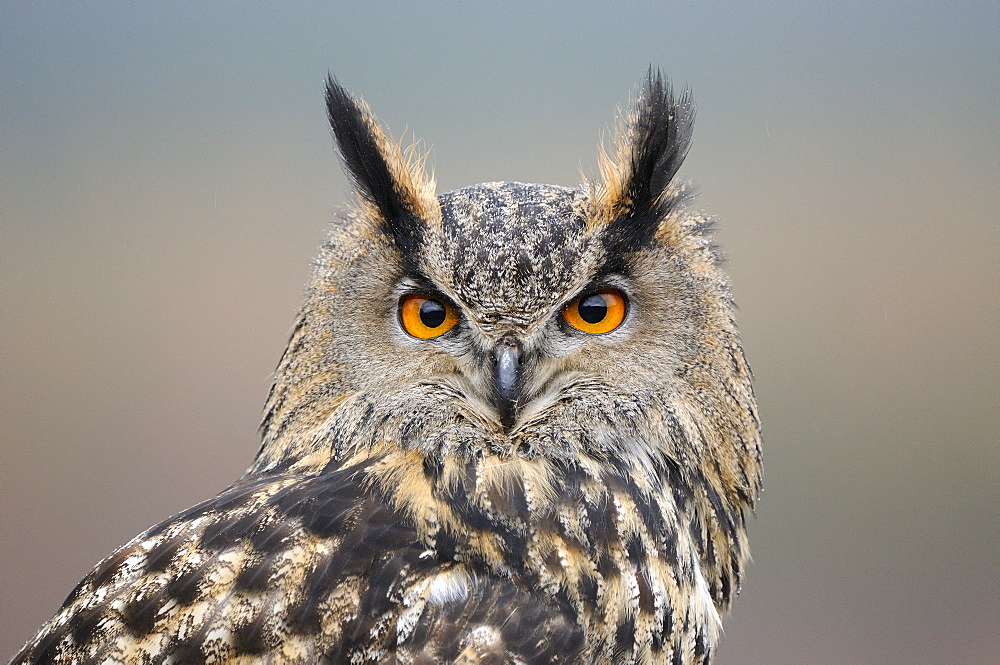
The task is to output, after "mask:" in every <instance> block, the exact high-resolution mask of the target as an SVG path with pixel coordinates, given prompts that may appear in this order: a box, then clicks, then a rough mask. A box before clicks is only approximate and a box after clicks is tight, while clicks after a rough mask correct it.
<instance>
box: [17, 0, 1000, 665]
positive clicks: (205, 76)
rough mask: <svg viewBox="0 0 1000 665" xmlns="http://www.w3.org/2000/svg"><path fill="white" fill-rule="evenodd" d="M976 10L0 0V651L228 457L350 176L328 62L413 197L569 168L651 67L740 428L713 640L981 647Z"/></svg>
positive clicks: (987, 32)
mask: <svg viewBox="0 0 1000 665" xmlns="http://www.w3.org/2000/svg"><path fill="white" fill-rule="evenodd" d="M748 4H749V3H748ZM816 4H818V3H816ZM998 34H1000V4H998V3H996V2H983V3H980V4H976V3H922V4H916V3H914V6H909V7H905V6H903V4H902V3H897V2H890V3H885V4H864V3H843V4H834V3H829V6H825V7H819V6H814V5H813V3H808V4H807V5H804V6H799V5H797V4H794V3H784V4H757V3H754V4H753V6H752V7H749V6H745V5H737V4H731V3H711V4H709V3H699V4H697V5H677V6H673V5H667V4H659V3H656V4H654V3H640V4H634V5H626V4H619V3H615V4H614V5H611V4H593V3H573V4H570V3H552V4H544V5H538V4H529V3H504V4H500V3H496V4H493V3H490V4H486V3H483V4H478V3H460V2H435V3H433V4H406V5H404V4H396V3H378V4H374V3H373V4H360V3H357V4H355V3H352V4H346V3H345V4H340V3H338V4H330V5H328V6H324V7H322V8H321V7H317V6H310V5H302V4H295V5H285V4H282V5H281V6H277V5H261V4H254V5H242V4H241V5H236V4H235V3H226V4H207V5H201V4H200V5H195V4H189V3H184V4H177V5H176V6H175V5H173V4H169V5H168V4H165V3H164V4H157V5H149V4H142V5H131V4H121V3H116V4H104V3H75V4H64V3H60V4H44V3H14V2H4V3H3V4H2V5H0V90H2V94H0V133H2V141H0V182H2V190H0V222H2V229H0V233H2V261H0V286H2V289H3V291H2V317H3V320H2V326H0V334H2V354H0V361H2V380H0V390H2V412H0V413H2V416H0V417H2V421H0V422H2V425H0V426H2V445H0V454H2V476H0V528H2V532H0V660H5V659H6V658H9V657H10V656H11V655H12V654H13V653H14V652H15V651H16V650H17V649H18V648H19V647H20V645H21V643H22V642H23V641H24V640H26V639H27V638H28V637H30V636H31V635H32V634H33V632H34V631H35V630H36V629H37V628H38V627H39V626H40V624H41V623H42V622H43V621H44V620H45V619H47V618H48V617H49V616H51V614H52V613H53V612H54V611H55V610H56V609H57V607H58V606H59V605H60V603H61V602H62V600H63V599H64V598H65V596H66V595H67V594H68V593H69V591H70V590H71V589H72V587H73V586H74V585H75V584H76V582H77V581H78V580H79V579H80V578H81V577H82V576H83V575H84V574H86V573H87V572H88V571H89V570H90V569H91V567H92V566H93V565H94V564H95V563H96V562H97V561H98V560H100V559H101V558H103V557H104V556H105V555H106V554H108V553H110V552H111V551H112V550H113V549H114V548H115V547H117V546H119V545H121V544H123V543H124V542H126V541H127V540H129V539H130V538H131V537H132V536H133V535H135V534H136V533H138V532H140V531H141V530H143V529H145V528H146V527H148V526H150V525H152V524H153V523H155V522H158V521H160V520H163V519H164V518H166V517H168V516H169V515H171V514H172V513H174V512H176V511H179V510H181V509H183V508H186V507H188V506H190V505H192V504H194V503H196V502H198V501H200V500H202V499H205V498H208V497H210V496H212V495H213V494H215V493H216V492H218V491H219V490H221V489H223V488H224V487H225V486H226V485H228V484H229V483H230V482H231V481H232V480H234V479H235V478H236V477H237V476H238V475H239V474H240V473H241V472H242V471H243V469H244V468H245V467H246V466H247V465H248V464H249V462H250V460H251V458H252V457H253V455H254V453H255V452H256V450H257V446H258V437H257V433H256V426H257V422H258V420H259V417H260V415H261V408H262V405H263V402H264V397H265V395H266V392H267V389H268V386H269V381H270V373H271V371H272V369H273V368H274V366H275V365H276V363H277V360H278V358H279V356H280V354H281V351H282V349H283V347H284V344H285V340H286V338H287V335H288V333H289V329H290V326H291V323H292V319H293V316H294V314H295V312H296V309H297V307H298V305H299V300H300V295H301V293H302V288H303V286H304V284H305V282H306V280H307V278H308V275H309V266H310V261H311V259H312V256H313V254H314V251H315V249H316V247H317V246H318V245H319V244H320V242H321V241H322V240H323V237H324V229H325V225H326V223H327V221H328V220H329V218H330V217H331V215H332V213H333V211H334V210H335V209H336V208H338V207H339V206H342V205H343V204H344V203H345V201H346V200H347V196H348V189H347V182H346V180H345V178H344V176H343V175H342V173H341V171H340V167H339V164H338V161H337V158H336V156H335V154H334V152H333V150H332V147H331V139H330V136H329V132H328V129H327V126H326V119H325V115H324V114H325V111H324V106H323V96H322V93H323V79H324V77H325V76H326V73H327V71H328V70H330V71H332V72H334V73H335V74H336V76H337V77H338V78H339V79H340V80H341V81H342V82H343V83H344V84H345V85H346V86H347V87H348V88H349V89H351V90H352V91H354V92H355V93H357V94H360V95H362V96H364V98H365V99H366V100H367V101H368V102H369V103H370V104H371V106H372V107H373V108H374V109H375V111H376V113H377V114H378V115H379V117H380V119H381V120H382V122H383V123H384V124H386V125H387V126H388V127H389V128H390V129H391V131H392V133H393V134H394V135H395V136H397V137H398V136H400V135H402V134H404V132H405V133H406V136H407V139H409V137H410V136H411V135H412V136H417V137H422V138H423V140H424V142H425V145H426V146H427V147H429V148H431V150H432V152H431V160H430V163H431V165H432V166H433V167H434V170H435V172H436V174H437V178H438V182H439V186H440V190H441V191H445V190H448V189H453V188H456V187H460V186H464V185H468V184H472V183H476V182H480V181H489V180H521V181H527V182H547V183H554V184H560V185H574V184H576V183H578V182H579V180H580V174H581V172H582V173H585V174H588V175H592V176H593V175H596V173H595V171H596V164H597V159H596V155H597V145H598V142H599V141H600V139H601V137H602V135H605V134H606V130H607V128H608V127H609V126H611V125H613V123H614V119H615V108H616V106H617V105H619V104H623V103H625V102H626V101H627V100H628V98H629V95H630V94H631V93H632V92H633V91H634V89H635V86H636V84H638V83H639V82H640V81H641V80H642V79H643V77H644V76H645V73H646V69H647V67H648V66H649V65H650V64H652V65H654V66H659V67H661V68H662V69H663V71H664V72H665V73H666V74H668V75H669V76H670V77H671V78H672V80H673V81H674V83H675V84H676V85H677V86H678V87H680V86H684V85H690V86H691V87H692V89H693V91H694V98H695V101H696V103H697V105H698V121H697V123H696V129H695V137H696V138H695V142H694V145H693V148H692V150H691V153H690V157H689V159H688V161H687V163H686V165H685V167H684V168H683V169H682V171H681V172H682V175H683V176H684V177H686V178H688V179H690V180H692V181H694V182H695V183H697V184H698V186H699V188H700V190H701V197H700V205H701V206H703V207H705V208H707V209H709V210H710V211H712V212H713V213H715V214H717V215H718V216H719V218H720V220H721V224H720V231H719V234H718V239H719V241H720V243H721V244H722V246H723V248H724V250H725V253H726V255H727V257H728V269H729V271H730V273H731V275H732V278H733V284H734V290H735V293H736V297H737V300H738V302H739V304H740V306H741V309H740V312H739V321H740V324H741V328H742V331H743V336H744V340H745V345H746V350H747V354H748V356H749V358H750V362H751V364H752V365H753V368H754V371H755V375H756V388H757V394H758V396H759V399H760V408H761V414H762V417H763V423H764V434H765V443H766V449H765V462H766V464H765V488H764V492H763V496H762V500H761V502H760V504H759V507H758V516H757V518H756V519H755V520H753V522H752V525H751V540H752V549H753V554H754V561H753V563H752V564H751V565H750V567H749V570H748V572H747V575H746V578H745V585H744V588H743V593H742V595H741V597H740V598H739V599H738V600H737V602H736V605H735V609H734V612H733V614H732V615H731V616H730V617H729V619H728V620H727V621H726V624H725V630H726V634H725V637H724V639H723V641H722V646H721V650H720V652H719V659H718V662H719V663H723V664H737V663H745V664H773V665H782V664H786V663H787V664H791V663H831V664H833V663H838V664H840V663H858V664H868V663H871V664H879V665H885V664H893V663H900V664H902V663H928V664H930V663H969V664H973V663H974V664H986V663H995V662H997V653H998V652H1000V600H998V598H1000V519H998V517H1000V490H998V486H1000V406H998V405H1000V348H998V346H1000V334H998V323H1000V305H998V302H1000V268H998V266H1000V232H998V228H1000V224H998V222H1000V185H998V183H1000V165H998V164H1000V158H998V155H1000V128H998V109H1000V40H998V39H997V35H998Z"/></svg>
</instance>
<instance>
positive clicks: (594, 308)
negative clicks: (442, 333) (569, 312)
mask: <svg viewBox="0 0 1000 665" xmlns="http://www.w3.org/2000/svg"><path fill="white" fill-rule="evenodd" d="M577 309H578V310H579V312H580V318H581V319H583V320H584V321H586V322H587V323H600V322H601V321H603V320H604V317H606V316H607V315H608V303H607V302H605V300H604V296H602V295H601V294H599V293H594V294H591V295H589V296H587V297H586V298H584V299H583V300H581V301H580V305H579V306H578V307H577ZM421 313H422V310H421Z"/></svg>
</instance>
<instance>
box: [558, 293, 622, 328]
mask: <svg viewBox="0 0 1000 665" xmlns="http://www.w3.org/2000/svg"><path fill="white" fill-rule="evenodd" d="M562 314H563V318H564V319H566V322H567V323H569V324H570V325H571V326H573V327H574V328H576V329H577V330H582V331H583V332H585V333H590V334H591V335H601V334H603V333H609V332H611V331H612V330H614V329H615V328H617V327H618V326H620V325H621V324H622V321H624V320H625V294H624V293H622V292H621V291H619V290H618V289H602V290H600V291H595V292H594V293H588V294H587V295H583V296H580V297H579V298H577V299H576V300H574V301H573V302H571V303H570V304H569V305H567V306H566V309H564V310H563V313H562Z"/></svg>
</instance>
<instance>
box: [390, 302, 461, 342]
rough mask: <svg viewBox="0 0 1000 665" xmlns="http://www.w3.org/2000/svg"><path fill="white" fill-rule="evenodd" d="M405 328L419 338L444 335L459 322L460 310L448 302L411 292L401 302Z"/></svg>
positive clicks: (401, 314)
mask: <svg viewBox="0 0 1000 665" xmlns="http://www.w3.org/2000/svg"><path fill="white" fill-rule="evenodd" d="M399 321H400V323H402V324H403V330H405V331H406V332H408V333H409V334H411V335H413V336H414V337H416V338H418V339H433V338H434V337H437V336H439V335H443V334H445V333H446V332H448V331H449V330H451V329H452V328H454V327H455V324H456V323H458V312H456V311H455V308H454V307H452V306H451V305H449V304H448V303H445V302H441V301H440V300H435V299H434V298H428V297H427V296H421V295H418V294H416V293H411V294H410V295H408V296H403V300H402V302H400V304H399Z"/></svg>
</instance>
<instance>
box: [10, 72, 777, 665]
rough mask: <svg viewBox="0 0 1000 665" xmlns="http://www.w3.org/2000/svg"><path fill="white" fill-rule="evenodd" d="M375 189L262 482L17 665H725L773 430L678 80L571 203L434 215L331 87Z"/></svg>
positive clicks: (340, 256)
mask: <svg viewBox="0 0 1000 665" xmlns="http://www.w3.org/2000/svg"><path fill="white" fill-rule="evenodd" d="M326 102H327V110H328V113H329V118H330V123H331V125H332V129H333V135H334V138H335V142H336V145H337V147H338V149H339V152H340V155H341V157H342V160H343V164H344V168H345V170H346V172H347V173H348V175H349V176H350V178H351V180H352V183H353V187H354V190H355V193H356V197H355V203H354V204H353V207H352V208H350V209H349V210H348V211H347V212H345V213H343V214H342V215H340V216H338V218H337V219H336V220H335V221H334V222H333V225H332V228H331V230H330V234H329V238H328V240H327V241H326V242H325V244H324V245H323V246H322V248H321V250H320V253H319V258H318V260H317V261H316V264H315V270H314V274H313V276H312V279H311V283H310V285H309V287H308V289H307V293H306V298H305V304H304V306H303V307H302V309H301V311H300V312H299V314H298V317H297V320H296V322H295V325H294V328H293V332H292V333H291V338H290V340H289V342H288V346H287V348H286V349H285V352H284V355H283V356H282V357H281V360H280V362H279V364H278V368H277V370H276V372H275V378H274V383H273V386H272V388H271V391H270V394H269V395H268V398H267V403H266V407H265V411H264V417H263V421H262V424H261V432H262V440H263V443H262V445H261V447H260V450H259V452H258V453H257V456H256V458H255V459H254V461H253V463H252V464H251V466H250V468H249V469H248V470H247V472H246V473H245V474H244V475H243V476H242V477H241V478H240V479H239V480H237V481H236V482H235V483H233V484H232V485H231V486H230V487H229V488H228V489H226V490H225V491H223V492H222V493H221V494H219V495H218V496H216V497H214V498H212V499H209V500H207V501H205V502H203V503H201V504H198V505H197V506H195V507H193V508H191V509H189V510H187V511H185V512H182V513H180V514H179V515H177V516H175V517H173V518H171V519H169V520H167V521H165V522H163V523H162V524H159V525H157V526H154V527H153V528H151V529H149V530H148V531H146V532H145V533H143V534H141V535H139V536H138V537H136V538H135V539H134V540H133V541H132V542H130V543H128V544H127V545H125V546H124V547H122V548H121V549H119V550H118V551H116V552H114V553H113V554H111V555H110V556H109V557H108V558H106V559H105V560H104V561H102V562H101V563H100V564H98V566H97V567H96V568H95V569H94V571H93V572H92V573H90V574H89V575H88V576H87V577H86V578H85V579H84V580H83V581H82V582H80V584H79V585H78V586H77V587H76V589H75V590H74V591H73V592H72V593H71V594H70V596H69V597H68V598H67V600H66V602H65V604H64V605H63V606H62V608H61V609H60V610H59V611H58V612H57V613H56V615H55V616H54V617H53V618H52V619H50V620H49V621H48V622H47V623H46V624H45V625H44V626H43V627H42V628H41V631H40V632H39V633H38V635H37V636H35V637H34V638H32V639H31V640H30V641H29V642H28V643H27V645H26V646H25V647H24V648H23V650H22V651H21V652H20V653H19V654H18V655H16V656H15V657H14V659H13V661H12V663H18V664H20V663H246V664H250V663H273V664H289V665H291V664H297V663H355V664H361V663H413V664H418V663H419V664H425V663H426V664H429V663H461V664H465V665H472V664H475V663H482V664H484V665H485V664H504V663H511V664H513V663H525V664H528V663H532V664H533V663H635V664H638V663H671V664H688V663H709V662H711V660H712V658H713V655H714V653H715V651H716V649H717V645H718V639H719V635H720V615H721V614H722V613H724V612H725V610H726V609H727V608H728V607H729V605H730V601H731V600H732V599H733V597H734V595H735V594H736V593H737V591H738V589H739V584H740V574H741V570H742V568H743V566H744V563H745V561H746V559H747V556H748V550H747V536H746V513H747V512H748V511H749V510H750V509H751V508H752V507H753V504H754V501H755V499H756V496H757V493H758V489H759V484H760V473H761V453H760V428H759V421H758V415H757V407H756V402H755V398H754V394H753V390H752V387H751V375H750V369H749V367H748V365H747V362H746V360H745V358H744V354H743V350H742V346H741V342H740V337H739V333H738V331H737V328H736V325H735V322H734V318H733V310H734V306H733V302H732V297H731V295H730V289H729V286H728V281H727V279H726V277H725V276H724V274H723V273H722V271H721V270H720V267H719V255H718V251H717V249H716V247H715V246H714V244H713V242H712V238H711V234H710V233H711V228H712V223H713V219H712V218H711V217H709V216H706V215H704V214H701V213H699V212H695V211H693V210H692V208H691V207H690V204H691V194H690V192H689V190H688V189H687V188H685V186H683V185H681V184H678V183H676V182H675V175H676V173H677V170H678V168H679V167H680V165H681V162H682V161H683V160H684V157H685V155H686V153H687V151H688V147H689V144H690V138H691V131H692V123H693V118H694V109H693V106H692V103H691V100H690V95H689V94H688V93H687V92H686V91H685V92H684V93H682V94H680V95H678V96H676V97H675V95H674V93H673V92H672V90H671V87H670V85H669V84H668V83H667V82H666V81H665V80H664V78H663V76H662V75H661V74H660V73H659V72H655V71H653V70H650V72H649V74H648V76H647V79H646V81H645V84H644V85H643V86H642V87H641V91H640V93H639V95H638V97H637V99H636V101H635V102H634V103H633V104H632V106H631V109H630V111H629V112H628V113H627V114H625V118H624V119H623V120H621V121H620V122H619V124H618V126H617V128H616V136H615V138H614V145H613V147H612V148H611V149H610V150H607V151H606V150H604V149H603V147H602V148H601V151H600V172H599V176H598V177H597V178H595V179H594V180H593V181H590V180H588V181H585V182H584V183H583V184H582V185H581V186H580V187H578V188H575V189H572V188H566V187H556V186H550V185H530V184H522V183H517V182H493V183H486V184H479V185H474V186H471V187H466V188H464V189H459V190H457V191H453V192H448V193H444V194H436V192H435V186H434V181H433V179H432V178H430V177H428V175H426V173H425V168H424V161H425V160H424V159H423V158H422V157H421V156H419V155H417V154H415V153H414V152H413V151H409V152H406V151H403V150H402V149H401V148H400V146H399V145H398V144H397V143H396V142H394V141H393V140H391V139H390V138H389V137H388V136H387V134H386V133H385V132H384V131H383V130H382V129H381V127H380V125H379V124H378V122H377V121H376V119H375V117H374V116H373V115H372V112H371V111H370V110H369V108H368V107H367V106H366V105H365V104H364V103H363V102H362V101H360V100H359V99H358V98H355V97H353V96H351V95H350V94H349V93H348V92H347V91H346V90H345V89H344V88H343V87H342V86H341V85H340V84H339V83H338V82H337V81H336V80H334V79H333V78H332V77H331V78H329V79H328V81H327V89H326Z"/></svg>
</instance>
